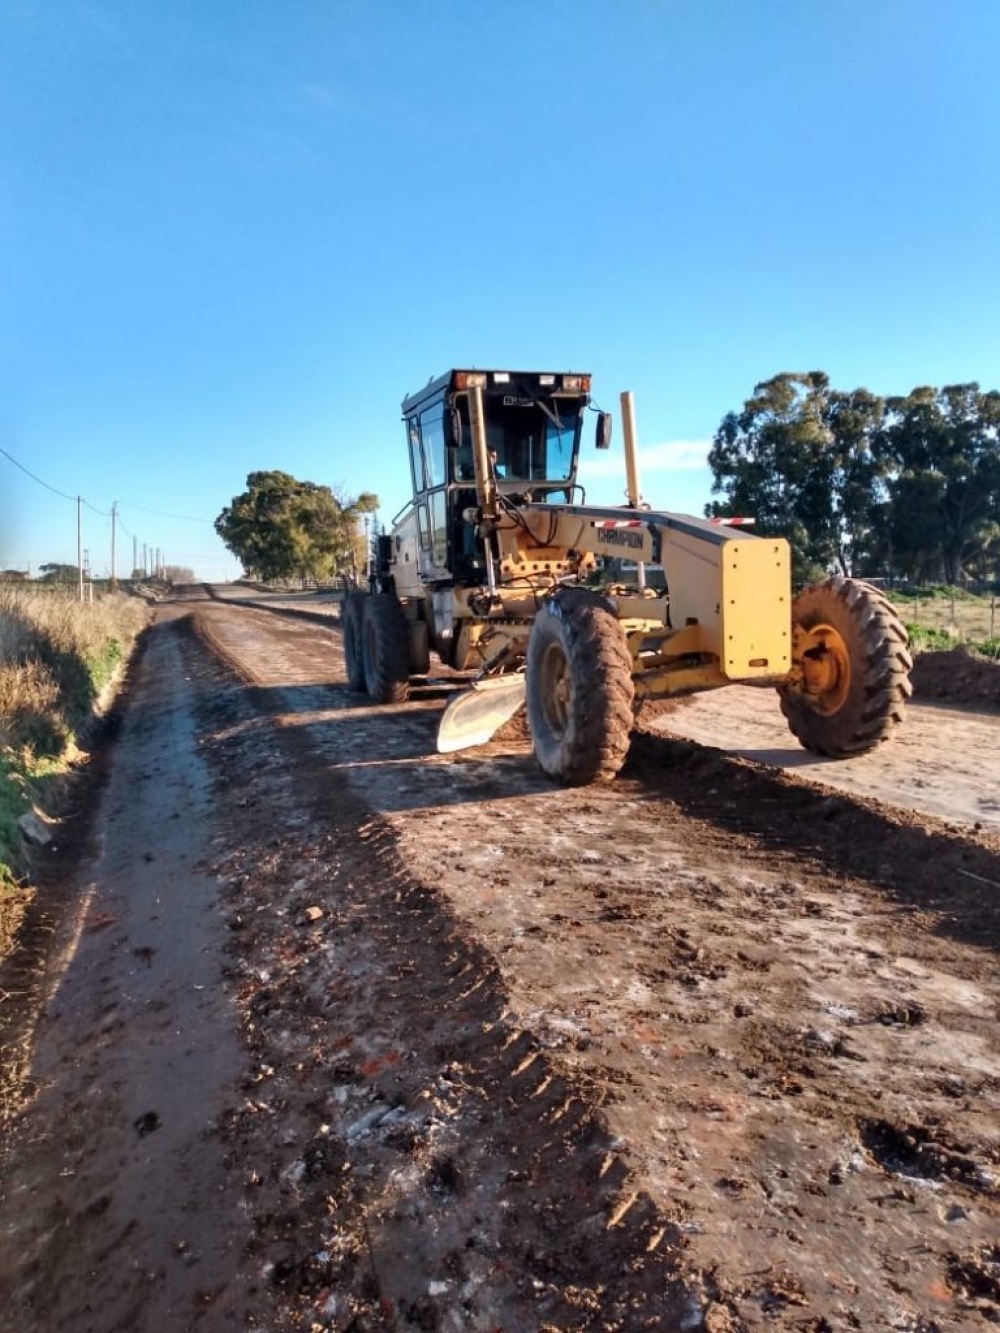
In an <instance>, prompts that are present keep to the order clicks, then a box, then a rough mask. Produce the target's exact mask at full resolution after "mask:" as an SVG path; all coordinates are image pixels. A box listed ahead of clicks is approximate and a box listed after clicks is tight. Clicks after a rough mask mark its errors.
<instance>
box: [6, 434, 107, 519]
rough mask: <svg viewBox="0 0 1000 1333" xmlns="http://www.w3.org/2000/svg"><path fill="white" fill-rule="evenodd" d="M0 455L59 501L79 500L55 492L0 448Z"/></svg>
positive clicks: (54, 489)
mask: <svg viewBox="0 0 1000 1333" xmlns="http://www.w3.org/2000/svg"><path fill="white" fill-rule="evenodd" d="M0 454H3V456H4V458H6V459H8V460H9V461H10V462H11V463H13V464H14V466H15V467H16V468H20V469H21V471H22V472H23V473H24V475H25V476H26V477H30V478H31V480H32V481H37V482H38V484H39V486H44V487H45V489H46V490H47V491H51V492H52V494H53V495H58V496H59V498H60V499H62V500H70V501H72V502H75V501H76V500H77V499H78V498H79V497H78V496H76V495H67V494H66V492H65V491H60V490H57V489H56V487H55V486H50V485H49V483H48V482H47V481H42V479H41V477H36V476H35V474H34V473H33V472H29V471H28V469H27V468H26V467H25V466H24V464H23V463H19V462H18V461H17V459H16V458H15V457H14V455H13V454H9V453H8V452H7V450H6V449H4V448H2V447H0ZM98 512H99V511H98Z"/></svg>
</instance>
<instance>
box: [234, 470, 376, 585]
mask: <svg viewBox="0 0 1000 1333" xmlns="http://www.w3.org/2000/svg"><path fill="white" fill-rule="evenodd" d="M377 508H378V499H377V497H376V496H374V495H370V494H368V493H365V494H363V495H360V496H358V498H357V499H356V500H355V499H351V498H350V497H348V496H345V495H342V494H338V493H337V492H336V491H334V490H331V488H330V487H329V486H317V485H316V484H315V482H311V481H296V479H295V478H294V477H291V476H289V474H288V473H287V472H251V473H250V475H249V476H248V477H247V489H246V490H245V491H244V492H243V493H242V495H237V496H234V497H233V500H232V502H231V503H230V504H229V505H227V506H226V508H225V509H223V511H222V513H221V514H220V515H219V516H218V518H217V519H216V520H215V530H216V532H217V533H218V534H219V536H220V537H221V538H222V540H223V542H224V543H225V544H226V546H227V547H228V548H229V550H230V551H232V553H233V555H234V556H235V557H236V558H237V560H239V561H240V563H241V564H242V565H243V568H244V569H245V570H246V572H247V574H249V575H250V576H251V578H259V579H265V580H267V579H287V578H295V577H299V578H315V579H329V578H334V577H336V576H338V575H343V574H348V573H356V571H357V569H358V567H359V564H361V563H362V562H363V560H364V536H363V535H362V533H361V530H360V519H361V517H362V515H364V514H371V513H374V511H375V510H376V509H377Z"/></svg>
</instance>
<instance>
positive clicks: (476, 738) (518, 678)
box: [437, 673, 525, 754]
mask: <svg viewBox="0 0 1000 1333" xmlns="http://www.w3.org/2000/svg"><path fill="white" fill-rule="evenodd" d="M524 690H525V685H524V675H523V673H522V674H519V675H513V676H494V677H492V678H488V679H485V680H480V681H476V682H475V684H474V685H473V686H472V687H471V689H468V690H463V691H462V693H461V694H459V695H457V696H456V697H455V698H454V699H452V701H451V703H450V704H449V705H448V707H447V708H446V709H445V710H444V714H443V716H442V718H441V725H440V726H439V727H438V736H437V748H438V754H454V753H455V751H456V750H468V749H470V748H471V747H472V746H473V745H485V744H486V742H487V741H488V740H490V739H492V737H493V736H495V735H496V733H497V732H498V731H499V730H500V728H501V727H502V726H503V724H504V723H505V722H509V721H510V719H511V718H512V717H513V716H514V714H515V713H517V712H519V711H520V710H521V709H522V708H523V707H524Z"/></svg>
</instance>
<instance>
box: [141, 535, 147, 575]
mask: <svg viewBox="0 0 1000 1333" xmlns="http://www.w3.org/2000/svg"><path fill="white" fill-rule="evenodd" d="M147 573H148V570H147V569H146V543H145V542H143V544H142V577H143V578H145V577H146V575H147Z"/></svg>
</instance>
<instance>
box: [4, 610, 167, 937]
mask: <svg viewBox="0 0 1000 1333" xmlns="http://www.w3.org/2000/svg"><path fill="white" fill-rule="evenodd" d="M147 616H148V611H147V608H146V605H145V604H144V603H143V602H141V601H139V600H138V599H137V598H134V597H129V596H127V595H125V594H120V593H118V594H106V595H104V596H99V597H98V598H97V599H95V601H94V602H92V603H88V602H85V603H82V604H81V603H80V602H78V601H77V600H76V598H75V596H74V595H73V594H72V593H67V592H64V591H62V590H59V589H32V588H23V587H12V588H0V957H3V956H4V955H5V954H6V953H7V952H8V951H9V949H10V947H11V945H12V943H13V940H14V938H15V936H16V933H17V929H18V926H19V925H20V922H21V919H22V918H23V915H24V912H25V910H26V909H27V906H28V904H29V903H30V901H31V897H32V890H31V887H30V886H29V885H28V884H27V883H26V882H25V875H26V871H27V859H26V856H25V842H24V836H23V834H22V831H21V828H20V824H19V821H20V819H21V817H22V816H23V815H24V814H25V813H26V812H27V811H28V810H30V809H31V808H32V807H33V806H38V807H44V805H45V804H46V797H47V795H51V792H52V789H53V787H54V786H55V785H56V784H58V783H59V782H60V781H61V780H62V779H63V777H64V776H65V774H66V772H67V770H68V767H69V763H70V760H71V759H72V757H73V756H74V754H76V753H78V751H77V745H78V743H79V742H82V741H84V740H85V739H86V733H87V729H88V727H89V726H90V724H91V722H92V720H93V718H94V717H95V714H96V712H97V710H98V707H99V702H100V697H101V693H102V691H103V690H104V689H105V687H106V686H107V685H109V684H110V682H111V681H112V680H113V679H114V677H115V673H116V672H117V670H118V669H119V667H120V666H121V664H122V662H123V661H125V660H127V658H128V656H129V654H130V652H131V650H132V645H133V644H134V642H135V639H136V637H137V635H138V633H139V631H140V630H141V629H142V627H143V625H144V624H145V622H146V619H147Z"/></svg>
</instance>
